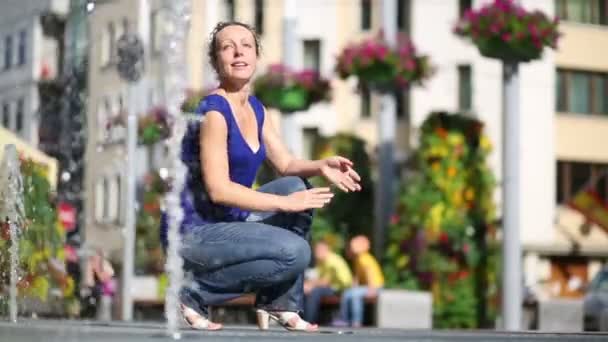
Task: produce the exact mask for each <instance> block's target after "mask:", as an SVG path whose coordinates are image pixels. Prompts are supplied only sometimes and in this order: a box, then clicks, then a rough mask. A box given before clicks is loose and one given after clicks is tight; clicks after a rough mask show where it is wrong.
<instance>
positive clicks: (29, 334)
mask: <svg viewBox="0 0 608 342" xmlns="http://www.w3.org/2000/svg"><path fill="white" fill-rule="evenodd" d="M172 340H173V339H172V338H170V337H168V336H167V335H166V333H165V330H164V323H160V322H159V323H153V322H136V323H123V322H112V323H98V322H89V321H58V320H23V319H22V320H20V321H19V322H18V323H10V322H0V341H2V342H30V341H31V342H38V341H40V342H42V341H44V342H72V341H86V342H89V341H90V342H101V341H116V342H122V341H125V342H126V341H129V342H140V341H151V342H154V341H172ZM180 340H183V341H195V340H198V341H205V340H206V341H282V340H290V341H328V342H329V341H412V342H413V341H425V342H435V341H437V342H439V341H463V342H464V341H598V342H599V341H608V334H600V333H571V334H568V333H538V332H521V333H508V332H496V331H445V330H390V329H374V328H368V329H357V330H338V329H334V328H323V330H322V332H321V333H318V334H306V333H290V332H287V331H285V330H283V329H281V328H279V327H274V328H272V329H271V330H269V331H265V332H261V331H258V330H257V328H256V327H254V326H228V327H226V328H225V329H224V330H222V331H217V332H199V331H193V330H187V329H183V330H182V331H181V339H180Z"/></svg>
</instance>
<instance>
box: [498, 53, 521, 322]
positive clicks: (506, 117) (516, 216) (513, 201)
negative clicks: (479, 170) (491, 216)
mask: <svg viewBox="0 0 608 342" xmlns="http://www.w3.org/2000/svg"><path fill="white" fill-rule="evenodd" d="M503 83H504V84H503V92H504V94H503V99H504V112H503V143H502V145H503V161H502V163H503V165H502V169H503V187H502V201H503V212H502V227H503V258H502V260H503V271H502V272H503V274H502V282H503V284H502V286H503V292H502V315H503V319H504V328H505V330H520V329H521V315H522V313H521V311H522V309H521V306H522V276H521V272H522V268H521V264H522V263H521V243H520V240H519V229H520V226H519V225H520V212H519V198H520V191H521V174H520V161H521V160H520V157H521V153H520V150H521V146H520V142H521V117H520V112H519V75H518V65H517V63H508V62H504V63H503Z"/></svg>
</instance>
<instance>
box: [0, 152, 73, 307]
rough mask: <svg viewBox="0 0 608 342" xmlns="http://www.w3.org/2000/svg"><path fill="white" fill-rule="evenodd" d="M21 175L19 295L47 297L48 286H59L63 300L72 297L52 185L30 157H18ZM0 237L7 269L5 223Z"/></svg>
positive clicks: (0, 264)
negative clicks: (21, 217)
mask: <svg viewBox="0 0 608 342" xmlns="http://www.w3.org/2000/svg"><path fill="white" fill-rule="evenodd" d="M21 173H22V176H23V204H24V215H25V219H24V224H23V226H21V227H19V229H20V236H19V238H20V240H19V268H20V269H19V274H20V280H19V282H18V284H17V286H18V290H19V295H20V296H27V297H35V298H37V299H39V300H41V301H47V300H48V298H49V295H50V291H51V290H52V289H58V290H60V293H61V295H62V296H63V298H65V299H66V304H69V300H71V299H73V298H74V279H72V278H71V277H70V276H69V275H68V274H67V273H66V272H65V271H64V267H63V263H64V258H65V256H64V244H65V239H66V237H65V231H64V229H63V226H61V224H60V223H59V220H58V217H57V211H56V209H55V202H54V198H53V189H52V188H51V185H50V183H49V181H48V179H47V176H46V170H45V168H44V166H42V165H39V164H36V163H35V162H33V161H31V160H22V161H21ZM0 223H1V224H2V228H3V234H2V238H1V239H0V269H2V270H9V265H10V264H9V262H10V256H9V248H10V245H11V241H10V235H9V234H7V233H8V224H6V223H5V222H0ZM9 277H10V274H9V272H3V273H1V274H0V281H1V283H2V284H8V282H9Z"/></svg>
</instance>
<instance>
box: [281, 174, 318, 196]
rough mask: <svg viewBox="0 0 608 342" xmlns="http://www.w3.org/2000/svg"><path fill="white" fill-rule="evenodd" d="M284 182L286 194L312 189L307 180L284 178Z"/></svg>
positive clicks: (291, 177)
mask: <svg viewBox="0 0 608 342" xmlns="http://www.w3.org/2000/svg"><path fill="white" fill-rule="evenodd" d="M283 182H284V187H285V188H284V189H285V190H284V191H285V193H286V194H291V193H294V192H298V191H303V190H306V189H310V188H311V187H312V186H311V185H310V183H309V182H308V181H307V180H305V179H304V178H301V177H296V176H287V177H283Z"/></svg>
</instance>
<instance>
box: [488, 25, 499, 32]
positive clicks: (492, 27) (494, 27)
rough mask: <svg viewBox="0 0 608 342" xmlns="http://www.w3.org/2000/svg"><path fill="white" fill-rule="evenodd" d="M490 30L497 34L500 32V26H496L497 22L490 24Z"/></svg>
mask: <svg viewBox="0 0 608 342" xmlns="http://www.w3.org/2000/svg"><path fill="white" fill-rule="evenodd" d="M490 32H492V33H494V34H498V33H499V32H500V26H498V24H492V25H490Z"/></svg>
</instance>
